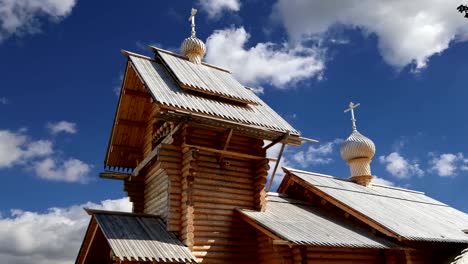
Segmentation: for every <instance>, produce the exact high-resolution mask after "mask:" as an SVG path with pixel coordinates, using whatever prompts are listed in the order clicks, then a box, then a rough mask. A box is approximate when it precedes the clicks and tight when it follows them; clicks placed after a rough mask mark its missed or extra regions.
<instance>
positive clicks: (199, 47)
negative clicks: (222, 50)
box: [182, 36, 206, 64]
mask: <svg viewBox="0 0 468 264" xmlns="http://www.w3.org/2000/svg"><path fill="white" fill-rule="evenodd" d="M205 51H206V47H205V43H203V41H201V40H200V39H198V38H197V37H194V36H192V37H188V38H186V39H185V40H184V42H182V54H184V55H185V56H187V57H188V59H189V60H190V61H191V62H193V63H196V64H200V63H201V60H202V58H203V55H205Z"/></svg>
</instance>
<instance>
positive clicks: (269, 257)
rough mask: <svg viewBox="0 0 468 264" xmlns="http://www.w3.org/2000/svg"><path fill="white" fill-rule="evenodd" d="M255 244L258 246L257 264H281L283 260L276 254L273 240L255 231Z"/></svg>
mask: <svg viewBox="0 0 468 264" xmlns="http://www.w3.org/2000/svg"><path fill="white" fill-rule="evenodd" d="M257 244H258V262H259V263H265V264H267V263H271V264H282V263H284V262H283V258H282V257H281V255H280V254H279V252H278V249H277V246H274V245H273V240H272V239H271V238H269V237H268V236H266V235H265V234H263V233H262V232H260V231H257Z"/></svg>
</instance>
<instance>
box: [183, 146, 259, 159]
mask: <svg viewBox="0 0 468 264" xmlns="http://www.w3.org/2000/svg"><path fill="white" fill-rule="evenodd" d="M182 146H183V147H189V148H197V149H199V150H202V151H208V152H213V153H219V154H223V155H225V156H233V157H240V158H246V159H253V160H263V159H267V158H265V157H261V156H254V155H249V154H243V153H240V152H233V151H228V150H221V149H214V148H208V147H202V146H196V145H189V144H183V145H182Z"/></svg>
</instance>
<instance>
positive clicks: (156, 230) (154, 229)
mask: <svg viewBox="0 0 468 264" xmlns="http://www.w3.org/2000/svg"><path fill="white" fill-rule="evenodd" d="M89 211H91V212H92V213H93V216H94V217H95V219H96V221H97V223H98V225H99V227H100V228H101V230H102V232H103V233H104V236H105V237H106V239H107V241H108V242H109V245H110V247H111V249H112V251H113V252H114V255H115V257H117V258H119V259H120V260H124V259H128V260H130V259H135V260H142V261H156V262H175V263H197V261H196V259H195V257H194V256H193V255H192V254H191V253H190V250H189V249H188V248H187V247H185V246H184V245H183V244H182V243H181V242H180V241H179V240H178V239H177V237H176V236H175V235H174V234H173V233H170V232H167V231H166V226H165V224H164V222H163V221H162V220H161V219H160V218H159V217H156V216H148V215H138V214H126V213H116V212H103V211H93V210H89Z"/></svg>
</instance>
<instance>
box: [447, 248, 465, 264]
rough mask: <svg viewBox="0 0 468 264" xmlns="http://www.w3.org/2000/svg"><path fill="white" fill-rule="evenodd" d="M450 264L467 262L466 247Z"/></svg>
mask: <svg viewBox="0 0 468 264" xmlns="http://www.w3.org/2000/svg"><path fill="white" fill-rule="evenodd" d="M450 264H468V248H467V249H464V250H463V251H462V252H461V254H460V255H458V256H456V257H455V258H454V259H453V260H452V262H450Z"/></svg>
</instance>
